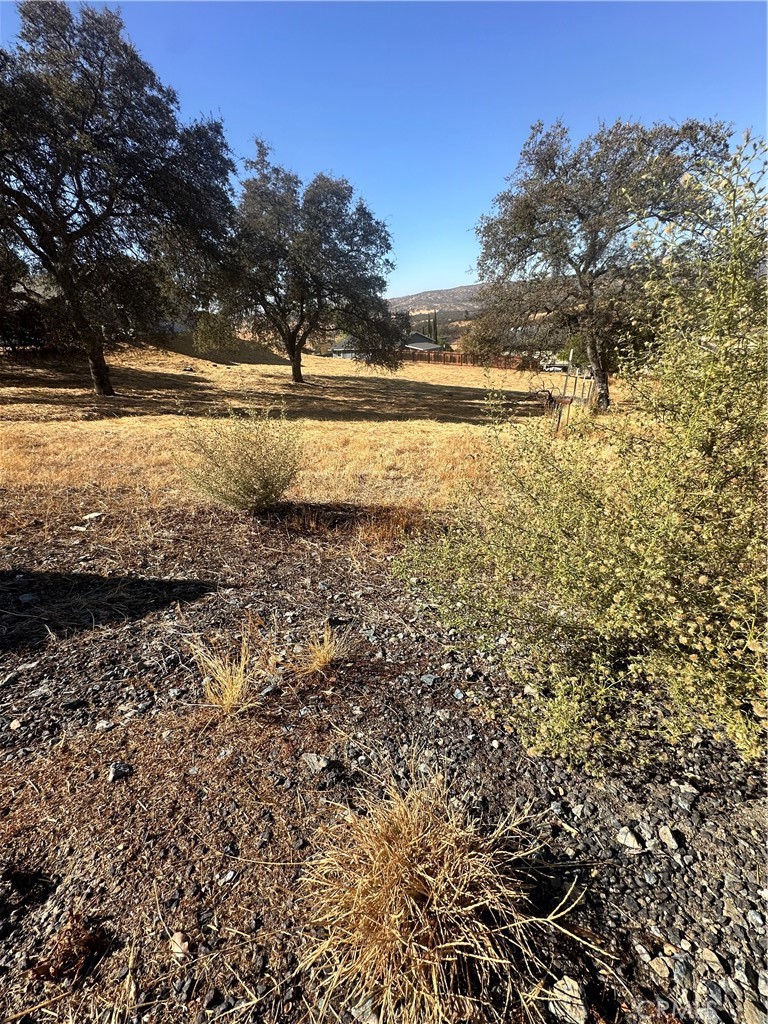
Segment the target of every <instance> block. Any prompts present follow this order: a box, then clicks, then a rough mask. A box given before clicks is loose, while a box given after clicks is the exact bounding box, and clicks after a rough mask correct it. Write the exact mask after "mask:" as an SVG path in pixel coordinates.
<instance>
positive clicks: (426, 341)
mask: <svg viewBox="0 0 768 1024" xmlns="http://www.w3.org/2000/svg"><path fill="white" fill-rule="evenodd" d="M405 347H406V348H410V349H415V350H416V351H417V352H435V351H437V349H439V348H440V346H439V345H437V344H435V342H434V341H432V340H431V338H425V337H424V335H423V334H416V335H413V334H411V335H409V336H408V341H407V342H406V343H405Z"/></svg>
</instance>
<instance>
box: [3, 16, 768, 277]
mask: <svg viewBox="0 0 768 1024" xmlns="http://www.w3.org/2000/svg"><path fill="white" fill-rule="evenodd" d="M122 11H123V17H124V20H125V23H126V26H127V30H128V34H129V36H130V37H131V39H132V40H133V42H134V43H135V45H136V46H137V47H138V49H139V50H140V51H141V53H142V54H143V55H144V57H145V58H146V59H147V60H149V62H150V63H151V64H152V65H153V66H154V67H155V69H156V70H157V71H158V73H159V74H160V76H161V78H162V79H163V81H165V82H166V83H167V84H169V85H172V86H173V87H174V88H175V89H176V90H177V92H178V94H179V98H180V101H181V107H182V112H183V114H184V115H185V116H186V117H193V116H196V115H199V114H201V113H202V114H209V113H212V114H215V115H217V116H221V117H222V118H223V119H224V122H225V126H226V130H227V135H228V138H229V140H230V144H231V145H232V148H233V149H234V151H235V152H236V154H238V155H239V156H247V155H250V153H251V152H252V141H251V140H252V139H253V137H254V136H256V135H259V136H261V137H263V138H265V139H266V140H267V141H268V142H269V143H270V144H271V145H272V147H273V149H274V153H273V157H274V159H275V160H276V161H277V162H278V163H281V164H283V165H285V166H286V167H289V168H291V169H292V170H294V171H296V172H298V173H299V174H301V175H302V176H303V177H305V178H308V177H311V176H312V175H313V174H315V173H316V172H317V171H328V172H332V173H333V174H336V175H339V176H344V177H346V178H348V179H349V180H350V181H351V182H352V184H353V185H354V186H355V187H356V188H357V190H358V191H359V192H360V194H361V195H362V196H363V198H364V199H365V201H366V202H367V203H368V205H369V206H370V207H371V209H372V210H373V212H374V213H375V214H376V215H377V216H379V217H381V218H383V219H384V220H385V221H386V223H387V225H388V226H389V229H390V232H391V234H392V239H393V245H394V257H395V260H396V263H397V269H396V270H395V272H394V273H393V274H392V276H391V278H390V283H389V294H390V295H403V294H409V293H411V292H416V291H422V290H425V289H431V288H446V287H453V286H455V285H459V284H467V283H469V282H471V281H473V280H474V279H475V278H474V275H473V273H472V269H471V268H472V265H473V263H474V261H475V259H476V257H477V243H476V239H475V234H474V227H475V225H476V223H477V221H478V219H479V218H480V216H481V215H482V214H484V213H488V212H490V210H491V206H492V202H493V197H494V196H495V195H496V194H497V193H498V192H499V191H500V190H501V189H502V188H503V187H504V179H505V177H506V176H507V175H508V174H510V173H511V172H512V171H513V170H514V167H515V164H516V162H517V158H518V155H519V152H520V148H521V146H522V144H523V142H524V140H525V138H526V137H527V135H528V132H529V129H530V126H531V124H532V123H533V122H535V121H537V120H538V119H542V120H543V121H545V122H551V121H552V120H554V119H555V118H557V117H562V118H563V119H564V121H565V122H566V123H567V124H568V125H569V126H570V128H571V130H572V134H573V136H574V138H577V139H578V138H581V137H583V136H584V135H588V134H590V133H591V132H593V131H594V130H595V129H596V128H597V126H598V122H599V121H600V120H605V121H609V122H610V121H613V120H615V119H616V118H617V117H621V118H624V119H638V120H641V121H644V122H652V121H655V120H683V119H685V118H687V117H700V118H710V117H720V118H723V119H725V120H727V121H731V122H733V124H734V126H735V127H736V128H737V129H738V130H739V131H743V130H744V129H745V128H747V127H752V128H754V129H756V130H758V131H759V132H760V133H761V134H764V133H765V122H766V94H765V81H766V6H765V5H764V4H763V3H758V2H755V3H751V2H732V0H728V2H722V3H721V2H704V3H699V2H678V3H672V2H652V3H632V2H617V3H614V2H602V3H582V2H571V3H558V2H538V3H503V2H500V3H483V2H472V3H461V2H455V3H441V2H435V3H411V2H394V3H375V2H374V3H355V2H348V3H324V2H313V3H302V2H295V3H290V2H288V3H257V2H247V0H241V2H215V3H212V2H206V0H201V2H188V0H178V2H162V0H158V2H147V0H131V2H128V3H123V4H122ZM17 26H18V15H17V13H16V10H15V7H14V6H13V4H11V3H8V2H6V0H2V2H0V40H1V41H2V43H3V45H5V46H7V45H9V44H12V42H13V37H14V34H15V32H16V30H17Z"/></svg>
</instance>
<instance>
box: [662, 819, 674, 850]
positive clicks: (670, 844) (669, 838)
mask: <svg viewBox="0 0 768 1024" xmlns="http://www.w3.org/2000/svg"><path fill="white" fill-rule="evenodd" d="M659 839H660V840H661V841H662V843H664V845H665V846H666V848H667V849H668V850H677V849H678V843H677V840H676V839H675V837H674V835H673V834H672V829H671V828H670V827H669V825H662V826H661V828H660V829H659Z"/></svg>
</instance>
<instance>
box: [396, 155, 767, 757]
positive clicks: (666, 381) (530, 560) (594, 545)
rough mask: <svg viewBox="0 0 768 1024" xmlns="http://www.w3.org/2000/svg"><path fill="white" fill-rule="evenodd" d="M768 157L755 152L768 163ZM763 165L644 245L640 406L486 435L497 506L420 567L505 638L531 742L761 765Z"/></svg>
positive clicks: (465, 616) (458, 524)
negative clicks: (730, 745)
mask: <svg viewBox="0 0 768 1024" xmlns="http://www.w3.org/2000/svg"><path fill="white" fill-rule="evenodd" d="M763 155H764V151H763ZM759 156H760V154H759V152H757V151H752V150H750V152H749V154H745V152H744V151H740V152H738V153H737V154H736V155H735V157H734V158H733V161H732V162H731V163H730V164H728V165H727V166H725V167H719V168H711V167H710V168H705V169H704V170H703V171H702V172H701V174H700V175H699V177H698V179H697V181H696V183H695V184H692V185H691V187H696V188H698V189H702V190H706V191H707V192H708V198H709V199H710V200H712V206H711V208H712V211H713V212H712V213H711V214H710V215H708V216H707V217H706V219H705V220H704V221H699V222H696V223H686V222H681V223H679V224H677V225H676V226H674V227H672V228H671V229H670V230H666V231H665V232H664V233H662V234H661V236H660V237H658V236H657V237H655V238H654V239H652V240H649V246H648V254H649V258H651V259H652V261H653V264H654V266H655V268H656V269H655V270H654V271H653V273H652V276H651V277H650V278H649V280H648V283H647V285H646V289H645V303H644V305H643V307H642V308H638V311H637V315H638V318H639V319H641V320H643V321H644V322H646V323H647V321H648V320H649V319H650V320H651V321H652V322H653V325H654V332H655V343H654V345H653V347H652V349H651V351H650V352H648V353H647V355H646V357H645V358H644V360H643V362H642V363H640V362H638V363H637V364H636V365H635V366H634V367H633V368H632V381H633V384H634V387H635V401H634V402H633V403H632V407H631V409H629V410H626V409H624V410H620V411H612V412H611V413H610V414H609V415H608V416H607V417H600V418H597V419H596V418H594V417H591V416H589V415H588V414H586V413H584V414H582V415H581V416H578V417H576V418H575V421H572V426H571V429H570V431H569V433H568V435H567V436H566V437H563V436H562V435H561V436H559V437H554V436H553V435H552V432H551V429H550V428H549V425H548V424H547V423H546V422H543V421H542V422H539V423H533V424H531V423H528V424H526V425H524V426H522V427H515V426H508V425H505V424H499V425H498V426H497V427H496V428H495V431H494V439H493V449H494V453H495V454H494V470H495V483H496V486H495V488H493V491H492V494H491V495H488V494H485V495H477V494H476V495H474V496H470V498H469V499H468V500H467V501H466V502H465V503H464V504H463V505H462V506H461V507H460V508H459V509H458V510H457V512H456V521H455V524H454V526H453V528H452V529H451V530H449V532H448V533H447V534H446V535H445V536H444V537H443V538H442V539H440V540H439V541H437V542H435V543H434V544H433V545H432V547H431V548H429V549H426V550H422V551H421V552H414V553H413V554H412V555H411V558H412V564H411V569H410V571H414V568H415V569H416V571H418V572H420V573H421V574H422V575H423V576H425V577H426V578H427V579H428V580H429V581H430V582H431V584H432V586H433V587H434V588H435V590H436V592H437V593H438V595H439V597H440V599H441V601H442V605H443V607H444V609H445V611H446V612H447V613H448V615H449V617H450V618H451V619H452V620H453V621H455V622H457V623H458V624H459V625H460V626H461V627H463V628H464V629H468V630H473V631H475V632H476V633H477V632H479V633H480V635H481V636H483V637H484V638H485V641H486V642H487V643H488V644H489V645H490V644H497V643H498V640H499V637H502V638H503V640H504V647H505V651H506V667H507V670H508V673H509V675H510V677H511V678H512V680H513V681H514V682H516V683H517V684H518V685H517V686H516V687H513V689H514V690H515V691H516V693H517V694H518V696H517V697H516V698H514V699H513V701H512V703H511V706H510V708H508V710H509V711H510V712H511V713H513V714H514V715H515V717H516V718H517V720H518V722H519V723H520V724H521V726H522V728H523V731H524V732H525V733H526V734H527V736H528V738H529V741H530V742H531V743H533V744H534V745H535V746H538V747H541V748H544V749H547V750H549V751H552V752H555V753H557V754H561V755H564V756H567V757H570V758H576V759H580V760H586V761H590V760H592V759H600V758H603V757H604V756H606V755H605V753H601V752H597V748H599V747H600V746H603V747H604V749H605V751H607V750H608V748H610V749H612V750H613V751H614V752H620V751H621V750H622V749H624V748H625V747H627V746H629V745H630V743H631V741H632V739H633V738H635V737H636V736H637V735H638V733H640V732H645V733H647V732H659V731H661V732H663V733H664V734H665V735H667V736H675V737H679V736H681V735H683V734H684V733H686V732H688V731H690V730H693V729H697V728H700V727H705V728H710V729H712V730H714V731H715V732H716V733H719V734H725V735H727V736H729V737H730V738H731V739H732V740H733V741H734V742H735V743H736V744H737V745H738V747H739V748H740V749H741V751H742V752H743V753H744V755H745V756H753V755H756V754H758V753H759V751H760V749H761V744H760V739H761V729H760V720H761V719H762V718H763V717H764V714H765V711H764V705H763V704H762V701H763V699H764V680H765V675H764V671H765V664H764V663H765V647H764V633H763V625H764V605H765V585H766V579H765V559H764V553H765V521H764V518H765V517H764V508H765V467H764V433H765V427H764V409H765V400H764V399H765V396H764V390H765V383H764V382H765V366H766V359H767V358H768V351H766V337H765V330H764V325H765V319H766V295H765V279H764V276H762V275H761V260H762V258H763V253H764V252H765V223H764V213H765V189H764V186H763V181H764V177H763V172H762V169H761V167H760V166H759Z"/></svg>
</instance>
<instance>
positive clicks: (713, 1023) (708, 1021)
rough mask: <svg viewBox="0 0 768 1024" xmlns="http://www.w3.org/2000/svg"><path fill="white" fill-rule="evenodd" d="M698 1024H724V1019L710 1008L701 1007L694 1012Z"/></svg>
mask: <svg viewBox="0 0 768 1024" xmlns="http://www.w3.org/2000/svg"><path fill="white" fill-rule="evenodd" d="M696 1020H697V1022H698V1024H725V1018H724V1017H721V1016H720V1014H719V1013H718V1012H717V1010H716V1009H715V1008H714V1007H712V1006H702V1007H701V1008H700V1009H698V1010H697V1011H696Z"/></svg>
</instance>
